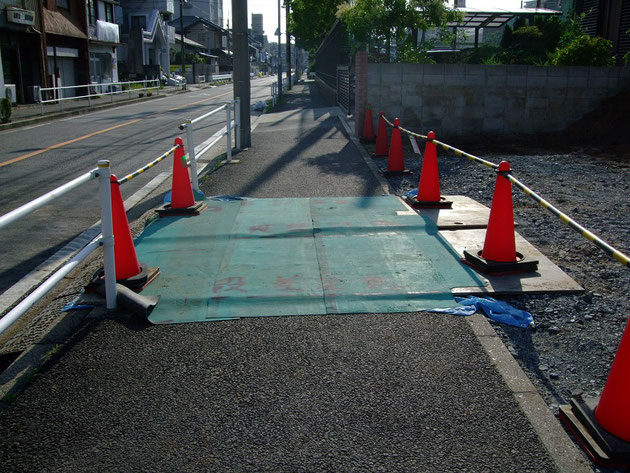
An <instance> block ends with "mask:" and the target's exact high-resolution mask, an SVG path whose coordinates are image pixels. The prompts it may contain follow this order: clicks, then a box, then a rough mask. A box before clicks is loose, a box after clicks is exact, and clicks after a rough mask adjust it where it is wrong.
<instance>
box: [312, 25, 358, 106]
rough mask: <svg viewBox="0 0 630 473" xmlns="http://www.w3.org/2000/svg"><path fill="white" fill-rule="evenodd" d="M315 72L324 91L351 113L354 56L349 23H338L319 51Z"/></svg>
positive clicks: (316, 56) (331, 100) (324, 93)
mask: <svg viewBox="0 0 630 473" xmlns="http://www.w3.org/2000/svg"><path fill="white" fill-rule="evenodd" d="M314 72H315V75H316V79H315V80H316V81H317V83H318V85H319V89H320V91H321V92H322V94H323V95H324V96H325V97H326V98H327V99H328V100H329V102H331V103H332V104H335V105H337V104H338V105H339V106H340V107H341V108H342V109H344V110H345V111H346V113H350V111H351V109H352V104H353V103H354V97H353V89H352V83H353V76H354V70H353V67H352V57H351V55H350V44H349V41H348V33H347V31H346V28H345V25H344V24H343V23H340V22H336V23H335V24H334V26H333V27H332V28H331V30H330V31H329V32H328V35H327V36H326V38H324V40H323V41H322V44H320V46H319V48H318V49H317V51H316V53H315V67H314Z"/></svg>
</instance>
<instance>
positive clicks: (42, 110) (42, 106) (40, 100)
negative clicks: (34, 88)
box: [38, 87, 44, 115]
mask: <svg viewBox="0 0 630 473" xmlns="http://www.w3.org/2000/svg"><path fill="white" fill-rule="evenodd" d="M38 92H39V109H40V110H41V112H42V115H43V114H44V104H43V103H42V88H41V87H40V88H39V91H38Z"/></svg>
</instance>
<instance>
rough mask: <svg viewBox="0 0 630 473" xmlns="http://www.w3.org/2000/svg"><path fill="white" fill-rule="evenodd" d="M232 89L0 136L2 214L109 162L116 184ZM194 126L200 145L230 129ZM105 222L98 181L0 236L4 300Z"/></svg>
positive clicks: (131, 186)
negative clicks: (86, 232)
mask: <svg viewBox="0 0 630 473" xmlns="http://www.w3.org/2000/svg"><path fill="white" fill-rule="evenodd" d="M272 81H273V78H265V79H257V80H254V81H252V83H251V102H252V103H255V102H257V101H259V100H265V99H266V98H268V96H269V91H270V89H269V85H270V84H271V82H272ZM232 96H233V89H232V85H231V84H229V85H225V86H220V87H216V88H207V89H200V90H196V91H191V92H190V93H186V94H178V95H174V96H168V97H165V98H161V99H155V100H150V101H146V102H141V103H135V104H132V105H126V106H121V107H117V108H113V109H108V110H105V111H100V112H94V113H90V114H86V115H80V116H75V117H71V118H67V119H63V120H57V121H52V122H47V123H43V124H40V125H36V126H30V127H25V128H18V129H13V130H7V131H5V132H2V133H0V143H1V146H0V215H4V214H6V213H7V212H10V211H11V210H13V209H15V208H17V207H19V206H20V205H23V204H25V203H27V202H29V201H31V200H33V199H35V198H37V197H39V196H40V195H42V194H44V193H46V192H49V191H51V190H52V189H54V188H56V187H58V186H59V185H62V184H64V183H65V182H68V181H70V180H71V179H74V178H75V177H77V176H79V175H81V174H83V173H85V172H87V171H89V170H90V169H93V168H95V167H96V163H97V161H98V160H100V159H108V160H110V162H111V169H112V172H113V173H114V174H116V175H117V176H118V177H122V176H124V175H126V174H129V173H131V172H133V171H135V170H136V169H138V168H140V167H142V166H143V165H145V164H147V163H148V162H150V161H152V160H153V159H155V158H156V157H158V156H160V155H161V154H162V153H164V152H165V151H167V150H168V149H170V148H171V147H172V146H173V141H174V139H175V137H177V136H179V135H181V134H182V133H183V132H181V131H180V130H179V128H178V126H179V125H180V124H181V123H183V122H184V121H185V120H187V119H193V118H195V117H197V116H200V115H202V114H204V113H206V112H208V111H210V110H212V109H214V108H216V107H217V106H218V105H221V104H222V103H224V102H226V101H228V100H231V99H232ZM199 125H200V126H197V127H195V143H196V144H199V143H201V142H203V141H204V140H206V139H207V138H209V137H210V136H212V135H213V134H214V133H215V132H216V131H217V130H219V129H220V128H221V127H222V126H225V115H224V114H223V113H219V114H217V115H215V116H213V117H211V118H209V119H208V120H204V121H203V122H201V123H200V124H199ZM171 166H172V165H171V164H169V161H168V160H165V161H163V162H162V163H160V165H158V166H156V167H155V168H153V169H152V170H150V171H148V172H146V173H144V174H141V175H140V176H138V177H137V178H135V179H133V180H131V181H129V182H128V183H126V184H125V185H124V186H122V188H121V191H122V194H123V199H126V198H128V197H129V196H131V195H132V194H134V193H135V192H136V191H138V190H139V189H141V188H142V187H143V186H145V185H146V184H147V183H148V182H149V181H150V180H151V179H153V178H154V177H155V176H156V175H157V174H158V173H160V172H165V171H169V170H170V169H171ZM99 219H100V210H99V202H98V183H97V181H96V180H94V181H91V182H89V183H87V184H84V185H83V186H81V187H80V188H78V189H76V190H74V191H72V192H70V193H68V194H66V195H65V196H63V197H61V198H59V199H57V200H56V201H55V202H53V203H52V204H50V205H47V206H45V207H43V208H41V209H39V210H37V211H36V212H34V213H33V214H31V215H30V216H28V217H27V218H24V219H21V220H20V221H19V222H16V223H14V224H12V225H10V226H9V227H6V228H4V229H2V230H1V231H0V248H1V250H0V255H1V257H0V293H2V292H4V291H5V290H6V289H8V288H9V287H10V286H11V285H13V284H14V283H16V282H17V281H19V280H20V279H21V278H22V277H23V276H24V275H26V274H27V273H28V272H30V271H32V270H33V269H34V268H35V267H37V266H38V265H39V264H40V263H42V262H43V261H45V260H46V259H47V258H48V257H50V256H51V255H53V254H54V253H55V252H56V251H57V250H58V249H60V248H61V247H63V246H64V245H65V244H67V243H68V242H69V241H71V240H72V239H73V238H74V237H76V236H77V235H79V234H80V233H81V232H83V231H84V230H85V229H87V228H89V227H90V226H91V225H93V224H94V223H95V222H97V221H98V220H99Z"/></svg>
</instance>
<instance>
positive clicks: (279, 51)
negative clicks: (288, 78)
mask: <svg viewBox="0 0 630 473" xmlns="http://www.w3.org/2000/svg"><path fill="white" fill-rule="evenodd" d="M280 33H281V29H280V0H278V98H280V97H282V48H281V47H280V43H281V39H282V36H280Z"/></svg>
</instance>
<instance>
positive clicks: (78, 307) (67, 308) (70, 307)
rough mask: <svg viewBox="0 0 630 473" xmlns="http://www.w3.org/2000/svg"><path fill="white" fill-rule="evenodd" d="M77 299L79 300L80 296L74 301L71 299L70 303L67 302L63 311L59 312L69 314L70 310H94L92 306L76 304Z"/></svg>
mask: <svg viewBox="0 0 630 473" xmlns="http://www.w3.org/2000/svg"><path fill="white" fill-rule="evenodd" d="M79 299H80V296H79V297H75V298H74V299H72V301H70V302H68V303H67V304H66V305H65V306H64V307H63V309H61V312H69V311H71V310H81V309H93V308H94V306H93V305H92V304H77V302H78V301H79Z"/></svg>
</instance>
